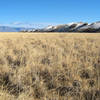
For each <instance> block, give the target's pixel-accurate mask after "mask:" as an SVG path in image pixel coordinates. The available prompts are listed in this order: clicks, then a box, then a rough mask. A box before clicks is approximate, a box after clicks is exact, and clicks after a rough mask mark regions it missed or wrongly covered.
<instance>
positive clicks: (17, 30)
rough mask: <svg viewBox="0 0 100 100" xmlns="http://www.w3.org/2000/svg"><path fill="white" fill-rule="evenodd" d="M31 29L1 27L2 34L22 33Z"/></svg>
mask: <svg viewBox="0 0 100 100" xmlns="http://www.w3.org/2000/svg"><path fill="white" fill-rule="evenodd" d="M30 29H32V28H24V27H10V26H0V32H20V31H23V30H30Z"/></svg>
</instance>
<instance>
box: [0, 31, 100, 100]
mask: <svg viewBox="0 0 100 100" xmlns="http://www.w3.org/2000/svg"><path fill="white" fill-rule="evenodd" d="M0 100H100V34H99V33H91V34H90V33H89V34H87V33H69V34H68V33H20V32H19V33H17V32H16V33H13V32H12V33H6V32H5V33H0Z"/></svg>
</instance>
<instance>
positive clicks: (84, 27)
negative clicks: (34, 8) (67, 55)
mask: <svg viewBox="0 0 100 100" xmlns="http://www.w3.org/2000/svg"><path fill="white" fill-rule="evenodd" d="M20 31H23V32H100V21H98V22H94V23H86V22H72V23H68V24H62V25H56V26H52V25H49V26H47V27H45V28H38V29H35V28H24V27H10V26H0V32H20Z"/></svg>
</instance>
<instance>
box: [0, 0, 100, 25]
mask: <svg viewBox="0 0 100 100" xmlns="http://www.w3.org/2000/svg"><path fill="white" fill-rule="evenodd" d="M80 21H83V22H94V21H100V0H0V24H12V25H14V24H15V25H18V24H20V25H21V24H34V25H35V24H41V25H42V24H45V25H47V24H64V23H70V22H80Z"/></svg>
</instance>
